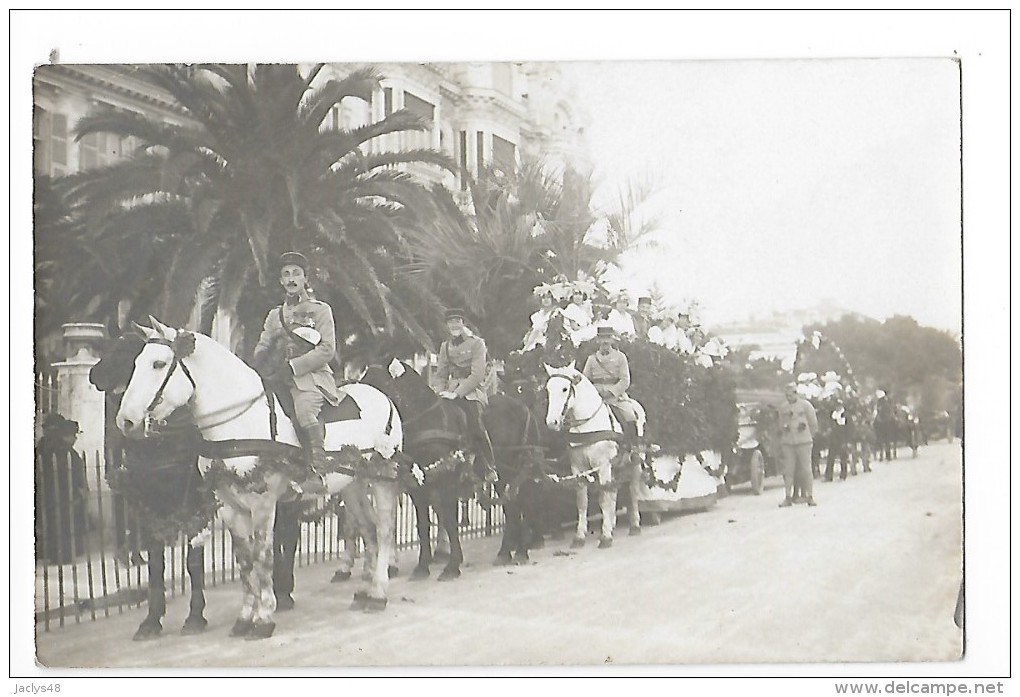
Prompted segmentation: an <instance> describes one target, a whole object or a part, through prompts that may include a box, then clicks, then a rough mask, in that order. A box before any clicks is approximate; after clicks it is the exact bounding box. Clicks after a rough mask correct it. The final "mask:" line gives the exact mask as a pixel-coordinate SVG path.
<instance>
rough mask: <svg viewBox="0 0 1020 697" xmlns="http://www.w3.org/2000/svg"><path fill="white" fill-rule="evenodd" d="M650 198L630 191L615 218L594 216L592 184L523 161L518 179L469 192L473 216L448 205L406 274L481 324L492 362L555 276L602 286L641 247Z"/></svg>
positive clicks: (516, 337)
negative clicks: (603, 277) (641, 211)
mask: <svg viewBox="0 0 1020 697" xmlns="http://www.w3.org/2000/svg"><path fill="white" fill-rule="evenodd" d="M645 192H646V190H645V189H641V188H639V187H637V186H636V185H635V186H631V187H629V188H627V189H625V191H624V192H623V193H621V194H620V205H619V207H618V209H616V210H614V211H612V212H603V211H599V210H596V208H595V207H594V205H593V203H592V197H593V193H594V186H593V184H592V181H591V179H590V177H586V176H583V175H581V174H579V173H577V172H576V171H574V170H571V169H569V168H568V169H567V170H565V171H563V172H551V171H549V169H548V167H547V166H546V165H545V163H544V162H542V161H538V160H532V161H525V162H523V163H522V164H521V166H520V167H519V168H518V170H517V171H516V172H513V173H506V172H503V171H500V170H497V169H495V168H489V169H487V170H485V171H483V172H482V174H481V175H480V176H479V178H478V179H477V180H476V181H474V182H472V184H471V187H470V194H471V212H470V214H468V215H466V216H463V217H459V218H458V216H457V214H456V213H457V210H456V209H457V207H456V204H455V203H454V202H453V199H452V197H448V198H447V200H446V204H445V213H446V215H444V216H443V219H442V222H441V223H440V224H438V225H436V226H434V227H433V228H431V229H429V230H426V231H424V232H423V234H422V235H421V236H419V237H416V238H414V239H411V240H410V256H411V257H412V259H413V261H412V263H411V264H410V265H409V266H408V273H409V274H410V275H411V276H413V277H416V278H419V279H422V283H423V285H427V286H428V287H430V288H431V289H433V291H434V292H435V293H436V294H437V295H439V296H440V297H442V298H444V299H445V300H446V302H447V303H448V304H451V305H463V306H464V307H466V308H467V309H468V310H470V311H471V314H473V315H474V318H475V319H476V321H477V324H478V328H479V331H480V332H481V334H482V335H483V336H484V337H485V339H486V343H487V344H488V347H489V350H490V353H491V354H492V355H494V356H497V357H505V356H506V355H507V354H508V353H510V352H511V351H513V350H515V349H518V348H520V345H521V339H522V337H523V336H524V334H525V333H526V331H527V329H528V326H529V324H528V321H529V320H528V317H529V316H530V314H531V312H533V311H534V309H535V298H534V296H533V295H532V291H533V289H534V288H535V287H536V286H537V285H539V284H541V283H548V282H550V281H552V280H553V279H554V278H556V277H565V278H568V279H571V280H577V279H579V278H581V277H584V276H588V277H597V276H598V274H599V273H600V271H601V270H602V269H604V268H605V267H606V265H607V264H608V263H610V262H612V261H613V260H615V259H616V258H617V257H618V256H619V255H620V253H621V252H623V251H624V250H625V249H627V248H628V247H629V246H630V245H632V244H634V243H635V242H637V241H638V240H640V239H641V238H642V236H643V235H644V234H645V233H646V232H647V231H648V230H649V229H650V227H651V225H653V223H652V222H648V223H646V224H644V225H643V226H640V225H637V224H635V223H634V222H633V220H632V217H633V216H632V215H631V213H632V211H633V208H634V207H635V206H637V205H638V204H639V203H640V201H641V200H642V196H645V195H646V193H645Z"/></svg>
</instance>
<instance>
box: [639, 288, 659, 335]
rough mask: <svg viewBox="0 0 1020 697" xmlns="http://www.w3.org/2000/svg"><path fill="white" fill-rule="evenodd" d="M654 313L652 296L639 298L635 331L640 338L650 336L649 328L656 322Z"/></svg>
mask: <svg viewBox="0 0 1020 697" xmlns="http://www.w3.org/2000/svg"><path fill="white" fill-rule="evenodd" d="M653 314H654V311H653V310H652V298H651V297H650V296H647V295H643V296H641V297H640V298H638V305H637V313H636V314H635V315H634V331H635V332H636V333H637V336H638V338H639V339H647V338H648V330H649V329H651V328H652V326H653V325H654V324H655V320H654V319H653V317H652V315H653Z"/></svg>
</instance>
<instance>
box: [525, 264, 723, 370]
mask: <svg viewBox="0 0 1020 697" xmlns="http://www.w3.org/2000/svg"><path fill="white" fill-rule="evenodd" d="M534 294H535V296H536V297H537V298H538V302H539V308H538V310H536V311H535V312H534V313H532V315H531V329H530V330H529V332H528V333H527V335H526V336H525V337H524V343H523V345H522V347H521V350H522V351H523V352H527V351H530V350H532V349H534V348H536V347H539V346H543V345H545V343H546V332H547V331H548V327H549V322H550V320H551V319H552V318H553V317H554V316H556V315H560V316H561V317H562V318H563V320H564V326H565V328H566V330H567V332H568V333H569V335H570V339H571V341H572V342H573V344H574V345H575V346H580V345H581V344H583V343H585V342H587V341H591V340H592V339H595V338H596V336H597V334H598V332H599V328H600V327H604V328H609V329H611V330H612V332H613V334H614V336H615V338H616V339H618V340H622V341H633V340H635V339H644V340H647V341H649V342H650V343H653V344H656V345H658V346H664V347H666V348H668V349H670V350H672V351H677V352H680V353H682V354H685V355H690V356H694V359H695V361H696V362H698V363H699V364H701V365H704V366H705V367H711V366H712V365H713V364H715V363H716V362H718V361H719V360H721V359H723V358H724V357H725V356H726V354H727V352H728V349H727V347H726V346H725V344H724V343H723V342H722V341H721V340H720V339H718V338H715V337H709V336H708V335H707V334H706V332H705V331H704V329H703V328H702V327H701V326H700V325H699V324H698V323H697V321H695V320H693V319H692V318H691V316H690V314H689V313H688V312H684V311H677V310H676V309H673V308H668V307H656V305H655V303H654V302H653V299H652V297H651V296H649V295H643V296H639V297H638V298H637V303H636V305H634V306H633V307H632V304H631V295H630V294H629V293H628V292H626V291H621V292H619V293H616V294H615V295H611V296H605V295H604V294H603V293H602V291H600V290H599V289H598V288H597V286H596V284H595V283H594V282H592V281H587V280H579V281H573V282H571V281H567V280H566V279H559V280H557V281H556V282H554V283H544V284H541V285H539V286H538V287H536V288H535V290H534Z"/></svg>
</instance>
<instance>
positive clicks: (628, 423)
mask: <svg viewBox="0 0 1020 697" xmlns="http://www.w3.org/2000/svg"><path fill="white" fill-rule="evenodd" d="M606 404H608V405H609V410H610V411H611V412H613V416H615V417H616V420H617V421H619V422H620V427H621V428H622V429H623V435H624V438H625V440H626V441H627V442H633V441H636V440H637V437H638V433H637V421H634V419H633V417H634V414H633V413H632V412H631V411H630V410H628V409H626V408H624V407H623V406H621V405H617V404H609V403H608V402H606Z"/></svg>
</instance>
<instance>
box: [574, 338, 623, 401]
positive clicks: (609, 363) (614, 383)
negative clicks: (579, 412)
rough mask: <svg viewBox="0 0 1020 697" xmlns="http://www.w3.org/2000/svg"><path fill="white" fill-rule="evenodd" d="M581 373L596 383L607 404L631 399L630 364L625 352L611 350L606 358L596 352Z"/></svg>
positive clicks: (586, 362)
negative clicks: (628, 395) (628, 393)
mask: <svg viewBox="0 0 1020 697" xmlns="http://www.w3.org/2000/svg"><path fill="white" fill-rule="evenodd" d="M581 372H583V373H584V376H585V377H586V378H588V379H589V380H591V381H592V383H594V385H595V387H597V388H598V390H599V394H602V395H603V398H604V399H605V400H606V401H607V402H609V403H615V402H618V401H623V400H626V399H629V398H628V397H627V388H628V387H630V364H628V363H627V357H626V356H625V355H624V354H623V351H620V350H619V349H615V348H614V349H610V350H609V355H606V356H603V355H601V354H599V352H598V351H596V352H595V353H593V354H591V355H590V356H588V360H587V361H585V364H584V370H582V371H581Z"/></svg>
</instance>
